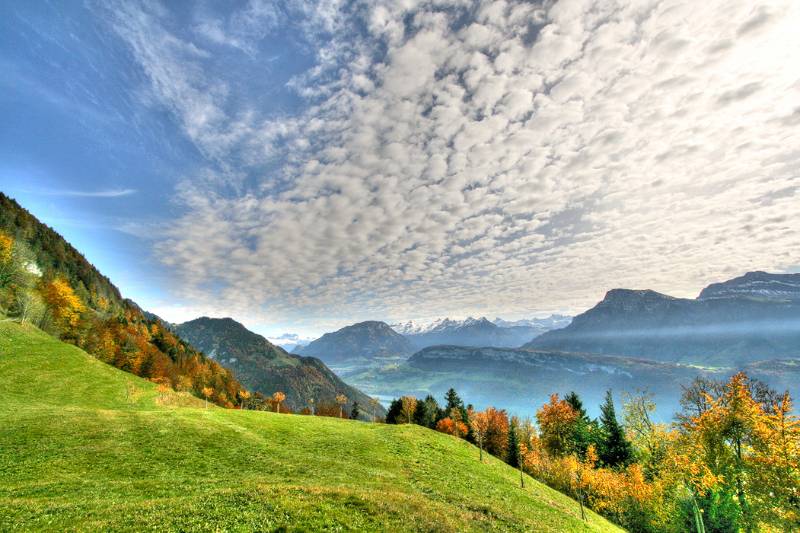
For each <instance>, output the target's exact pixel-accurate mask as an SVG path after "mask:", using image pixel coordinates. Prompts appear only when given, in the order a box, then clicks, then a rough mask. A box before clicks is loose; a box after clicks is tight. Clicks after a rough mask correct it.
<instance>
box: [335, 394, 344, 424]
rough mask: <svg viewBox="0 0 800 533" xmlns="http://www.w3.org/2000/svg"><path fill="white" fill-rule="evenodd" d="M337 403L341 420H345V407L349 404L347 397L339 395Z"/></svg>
mask: <svg viewBox="0 0 800 533" xmlns="http://www.w3.org/2000/svg"><path fill="white" fill-rule="evenodd" d="M336 403H338V404H339V418H344V406H345V404H346V403H347V396H345V395H344V394H337V395H336Z"/></svg>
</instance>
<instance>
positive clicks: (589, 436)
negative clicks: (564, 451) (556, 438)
mask: <svg viewBox="0 0 800 533" xmlns="http://www.w3.org/2000/svg"><path fill="white" fill-rule="evenodd" d="M564 401H565V402H567V403H568V404H569V405H570V407H572V409H574V410H575V412H577V413H578V416H577V418H576V419H575V424H574V426H573V428H572V435H571V437H570V442H569V444H568V448H569V451H570V453H575V454H577V455H578V457H580V458H581V459H585V458H586V450H587V449H588V448H589V446H590V445H592V444H595V441H596V439H597V435H596V434H597V423H596V422H595V421H593V420H590V419H589V416H588V415H587V414H586V409H585V408H584V407H583V401H581V398H580V396H578V394H577V393H576V392H575V391H572V392H570V393H569V394H567V395H566V396H565V397H564Z"/></svg>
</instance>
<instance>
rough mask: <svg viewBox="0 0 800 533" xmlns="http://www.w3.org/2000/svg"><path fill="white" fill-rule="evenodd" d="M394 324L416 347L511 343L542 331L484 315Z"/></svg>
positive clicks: (524, 339) (529, 337)
mask: <svg viewBox="0 0 800 533" xmlns="http://www.w3.org/2000/svg"><path fill="white" fill-rule="evenodd" d="M395 327H396V329H397V331H398V332H401V333H402V334H403V335H405V337H406V338H408V340H410V341H411V343H412V344H413V345H414V347H415V348H416V349H422V348H426V347H428V346H435V345H437V344H449V345H455V346H496V347H512V346H519V345H521V344H524V343H526V342H528V341H530V340H531V339H533V338H534V337H535V336H537V335H539V334H540V333H542V331H543V330H542V329H541V328H539V327H534V326H531V325H519V326H516V325H515V326H498V325H497V324H494V323H492V322H490V321H489V320H488V319H486V317H481V318H472V317H469V318H467V319H466V320H451V319H449V318H444V319H439V320H436V321H434V322H432V323H430V324H427V325H422V324H417V323H414V322H406V323H404V324H398V325H396V326H395Z"/></svg>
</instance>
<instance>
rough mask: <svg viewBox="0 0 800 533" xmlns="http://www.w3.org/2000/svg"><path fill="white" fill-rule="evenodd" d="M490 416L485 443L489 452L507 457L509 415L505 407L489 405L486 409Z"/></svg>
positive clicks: (502, 457)
mask: <svg viewBox="0 0 800 533" xmlns="http://www.w3.org/2000/svg"><path fill="white" fill-rule="evenodd" d="M484 412H485V413H486V415H487V416H488V417H489V427H488V429H487V430H486V435H484V439H483V445H484V448H485V449H486V451H487V452H489V453H490V454H492V455H494V456H495V457H499V458H500V459H505V457H506V446H507V445H508V415H507V414H506V412H505V410H503V409H495V408H494V407H487V408H486V410H485V411H484Z"/></svg>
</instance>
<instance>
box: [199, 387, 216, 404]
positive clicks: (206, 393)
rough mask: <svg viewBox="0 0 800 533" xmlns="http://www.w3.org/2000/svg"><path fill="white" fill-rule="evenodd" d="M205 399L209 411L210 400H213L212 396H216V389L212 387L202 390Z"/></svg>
mask: <svg viewBox="0 0 800 533" xmlns="http://www.w3.org/2000/svg"><path fill="white" fill-rule="evenodd" d="M202 393H203V398H205V399H206V409H208V399H209V398H211V395H212V394H214V389H212V388H211V387H203V390H202Z"/></svg>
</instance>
